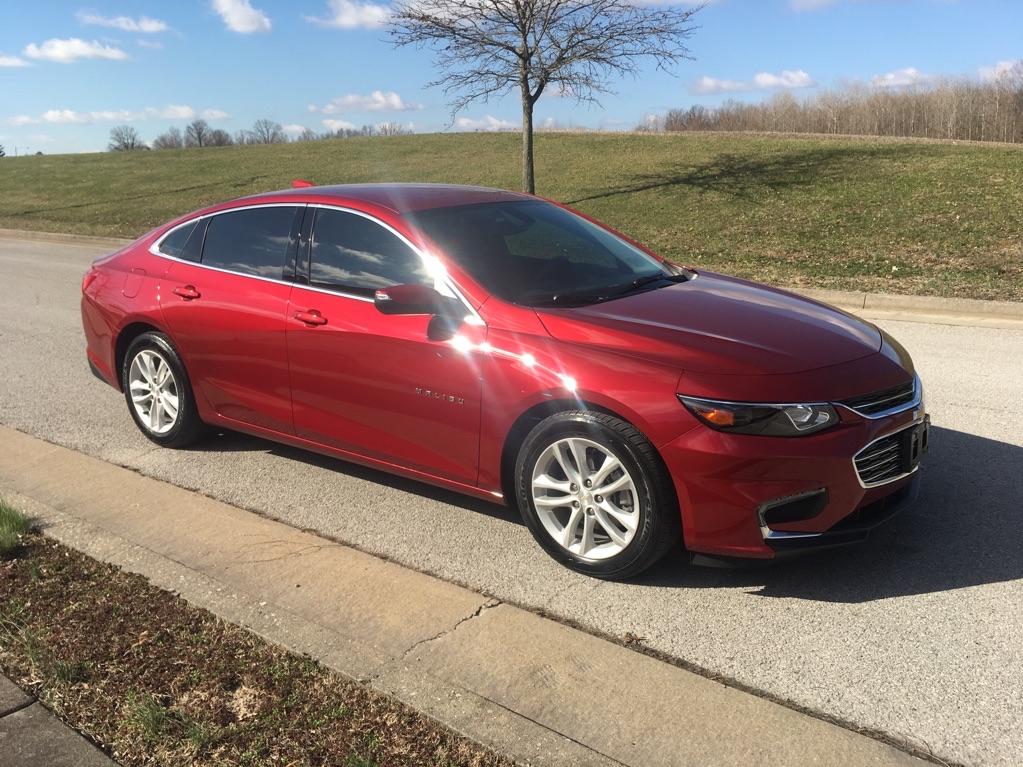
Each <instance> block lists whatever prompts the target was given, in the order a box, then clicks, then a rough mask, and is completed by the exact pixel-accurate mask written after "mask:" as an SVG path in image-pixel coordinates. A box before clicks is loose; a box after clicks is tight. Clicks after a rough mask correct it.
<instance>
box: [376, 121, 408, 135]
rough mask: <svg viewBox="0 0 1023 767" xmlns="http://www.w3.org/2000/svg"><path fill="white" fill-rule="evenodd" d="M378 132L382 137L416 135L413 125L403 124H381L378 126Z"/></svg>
mask: <svg viewBox="0 0 1023 767" xmlns="http://www.w3.org/2000/svg"><path fill="white" fill-rule="evenodd" d="M376 131H377V134H378V135H380V136H411V135H412V134H413V133H415V130H414V129H413V128H412V126H411V125H402V124H401V123H380V124H379V125H377V126H376Z"/></svg>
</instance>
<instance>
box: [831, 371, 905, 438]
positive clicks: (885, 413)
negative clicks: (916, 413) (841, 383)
mask: <svg viewBox="0 0 1023 767" xmlns="http://www.w3.org/2000/svg"><path fill="white" fill-rule="evenodd" d="M923 399H924V385H923V381H921V380H920V374H919V373H914V374H913V399H911V400H910V401H909V402H903V403H902V404H901V405H896V406H895V407H890V408H888V409H887V410H882V411H881V412H880V413H874V414H873V415H868V414H867V413H861V412H860V411H859V410H856V409H855V408H852V407H849V406H848V405H846V404H844V403H842V402H835V403H832V404H834V405H835V407H840V408H842V409H843V410H847V411H849V412H850V413H855V414H856V415H858V416H859V417H860V418H866V419H868V420H870V421H878V420H880V419H882V418H888V417H889V416H893V415H898V414H899V413H905V412H906V411H907V410H914V409H916V408H918V407H920V405H921V404H922V403H923ZM882 439H883V438H882Z"/></svg>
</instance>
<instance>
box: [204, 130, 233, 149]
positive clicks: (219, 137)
mask: <svg viewBox="0 0 1023 767" xmlns="http://www.w3.org/2000/svg"><path fill="white" fill-rule="evenodd" d="M233 143H234V141H233V140H232V139H231V134H230V133H228V132H227V131H226V130H224V129H223V128H214V129H213V130H211V131H210V135H209V137H208V138H207V139H206V146H231V144H233Z"/></svg>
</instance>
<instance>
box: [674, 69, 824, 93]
mask: <svg viewBox="0 0 1023 767" xmlns="http://www.w3.org/2000/svg"><path fill="white" fill-rule="evenodd" d="M816 84H817V83H816V82H814V79H813V78H812V77H810V75H809V74H808V73H807V72H806V71H805V70H802V69H785V70H782V72H781V73H780V74H775V73H773V72H757V73H756V74H755V75H753V80H752V81H749V82H746V81H742V80H722V79H720V78H717V77H707V76H706V75H705V76H703V77H701V78H700V79H699V80H697V81H696V82H695V83H694V84H693V87H692V90H693V92H694V93H705V94H711V93H733V92H737V91H766V90H775V89H778V88H784V89H791V88H812V87H813V86H815V85H816Z"/></svg>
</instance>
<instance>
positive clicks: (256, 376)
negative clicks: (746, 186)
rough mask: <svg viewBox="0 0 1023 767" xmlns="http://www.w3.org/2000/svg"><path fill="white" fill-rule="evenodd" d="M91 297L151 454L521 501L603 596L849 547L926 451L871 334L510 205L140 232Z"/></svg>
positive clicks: (90, 282)
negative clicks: (257, 446)
mask: <svg viewBox="0 0 1023 767" xmlns="http://www.w3.org/2000/svg"><path fill="white" fill-rule="evenodd" d="M82 294H83V295H82V320H83V323H84V327H85V335H86V340H87V355H88V360H89V365H90V367H91V368H92V371H93V372H94V373H95V374H96V375H97V376H98V377H99V378H100V379H102V380H103V381H105V382H107V383H108V384H110V385H111V386H113V387H115V388H117V389H119V390H120V391H122V392H123V394H124V398H125V401H126V403H127V407H128V413H129V414H130V416H131V417H132V419H134V421H135V423H136V425H137V426H138V428H139V429H140V430H141V431H142V433H143V434H144V435H145V436H146V437H148V438H149V439H150V440H152V441H153V442H155V443H157V444H158V445H162V446H165V447H169V448H178V447H183V446H185V445H188V444H190V443H192V442H194V441H195V440H197V439H199V438H200V437H201V436H202V434H203V433H204V432H205V431H206V430H207V429H208V428H209V427H216V428H226V429H232V430H237V431H242V432H247V433H249V434H253V435H257V436H259V437H265V438H267V439H271V440H276V441H279V442H284V443H287V444H289V445H294V446H298V447H301V448H305V449H309V450H314V451H317V452H320V453H324V454H327V455H331V456H335V457H338V458H342V459H344V460H347V461H354V462H358V463H361V464H365V465H368V466H372V467H375V468H378V469H382V470H384V471H389V472H394V473H396V474H401V475H404V476H406V477H411V478H414V479H417V480H421V481H424V482H430V483H433V484H435V485H440V486H442V487H446V488H449V489H452V490H455V491H458V492H461V493H466V494H468V495H472V496H477V497H480V498H485V499H490V500H496V501H498V502H500V501H502V500H503V501H505V502H509V503H513V504H515V505H516V506H517V507H518V509H519V511H520V512H521V514H522V517H523V519H524V520H525V523H526V525H527V526H528V528H529V530H530V531H531V532H532V534H533V536H534V537H535V538H536V540H537V542H538V543H539V544H540V546H541V547H543V548H544V549H545V550H546V551H547V552H548V553H549V554H550V555H551V556H552V557H554V558H555V559H556V560H558V561H560V562H562V563H564V564H565V565H567V566H569V567H571V568H573V569H575V570H578V571H580V572H583V573H586V574H589V575H592V576H596V577H600V578H608V579H620V578H627V577H629V576H632V575H635V574H637V573H639V572H640V571H642V570H643V569H645V568H647V567H649V566H650V565H651V564H653V563H654V562H656V561H657V560H658V559H659V558H660V557H661V556H662V555H664V554H665V553H666V552H668V551H669V550H672V549H673V548H676V547H679V546H684V547H685V549H686V550H687V551H688V552H689V553H690V555H691V556H692V557H693V558H694V560H700V561H704V562H721V561H731V560H734V559H735V558H753V559H761V560H769V559H773V558H776V557H779V556H781V555H785V554H789V553H793V552H797V551H803V550H808V549H818V548H823V547H829V546H834V545H838V544H845V543H850V542H854V541H860V540H863V539H864V538H866V537H867V535H868V533H869V532H870V531H871V529H873V528H874V527H875V526H876V525H878V524H880V523H882V522H883V521H884V520H886V519H888V518H889V517H891V516H892V515H893V514H894V513H896V512H897V511H898V510H899V509H900V508H901V507H904V506H905V505H907V504H908V503H909V502H910V501H912V499H913V498H914V495H915V491H916V485H917V482H918V478H919V475H918V472H917V469H918V467H919V463H920V458H921V455H922V453H923V452H924V450H925V449H926V446H927V433H928V417H927V416H926V415H925V412H924V406H923V396H922V387H921V383H920V379H919V377H918V376H917V375H916V374H915V372H914V368H913V363H912V361H911V359H910V357H909V355H908V354H907V353H906V351H905V350H904V349H903V348H902V347H901V346H900V345H899V344H898V342H896V341H895V340H894V339H893V338H891V337H890V336H888V335H887V334H885V333H884V332H883V331H881V330H879V329H878V328H876V327H874V326H873V325H871V324H869V323H866V322H864V321H862V320H859V319H857V318H855V317H853V316H851V315H849V314H846V313H844V312H841V311H839V310H837V309H833V308H831V307H828V306H826V305H824V304H820V303H817V302H816V301H811V300H808V299H805V298H801V297H799V296H796V295H793V294H791V293H787V292H784V291H781V290H775V289H772V288H768V287H765V286H762V285H757V284H755V283H752V282H747V281H745V280H740V279H735V278H732V277H726V276H724V275H720V274H714V273H712V272H709V271H704V270H702V269H701V270H692V269H683V268H680V267H677V266H674V265H672V264H669V263H667V262H665V261H663V260H662V259H660V258H659V257H657V256H656V255H654V254H653V253H651V252H650V251H649V250H647V249H646V248H644V247H643V246H642V245H639V244H638V243H636V242H633V241H632V240H630V239H628V238H627V237H625V236H623V235H622V234H619V233H617V232H615V231H613V230H612V229H609V228H608V227H606V226H604V225H602V224H600V223H598V222H596V221H594V220H592V219H590V218H588V217H586V216H585V215H582V214H580V213H577V212H575V211H572V210H570V209H568V208H566V207H564V206H561V205H558V204H555V203H552V202H548V201H545V200H541V199H538V198H536V197H531V196H527V195H522V194H515V193H511V192H504V191H498V190H493V189H482V188H474V187H460V186H440V185H402V184H388V185H356V186H333V187H310V186H309V185H308V184H304V183H302V184H296V187H295V188H292V189H289V190H285V191H281V192H275V193H272V194H264V195H259V196H255V197H248V198H245V199H241V200H235V201H233V202H228V203H224V204H221V205H216V206H214V207H211V208H207V209H205V210H202V211H198V212H196V213H191V214H189V215H187V216H185V217H183V218H180V219H178V220H176V221H173V222H171V223H169V224H166V225H164V226H161V227H159V228H157V229H155V230H153V231H152V232H150V233H149V234H147V235H145V236H143V237H142V238H141V239H139V240H138V241H136V242H134V243H132V244H131V245H129V246H128V247H126V248H124V249H123V250H121V251H119V252H117V253H114V254H113V255H110V256H107V257H105V258H102V259H100V260H98V261H96V262H95V263H94V264H93V266H92V268H91V269H90V270H89V271H88V273H87V274H86V275H85V278H84V280H83V283H82Z"/></svg>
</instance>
